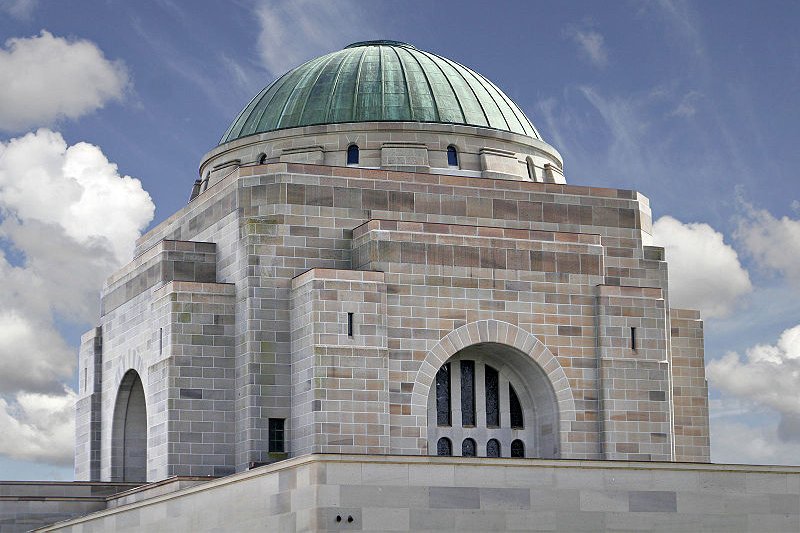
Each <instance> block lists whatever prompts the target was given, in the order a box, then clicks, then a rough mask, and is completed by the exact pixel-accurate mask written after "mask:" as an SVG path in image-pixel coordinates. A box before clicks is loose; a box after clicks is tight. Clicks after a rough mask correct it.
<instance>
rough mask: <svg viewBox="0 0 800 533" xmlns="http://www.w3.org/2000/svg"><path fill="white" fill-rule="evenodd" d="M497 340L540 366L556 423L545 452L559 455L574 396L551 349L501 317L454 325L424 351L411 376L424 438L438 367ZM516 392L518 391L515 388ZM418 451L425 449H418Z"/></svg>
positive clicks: (573, 411) (414, 404) (572, 416)
mask: <svg viewBox="0 0 800 533" xmlns="http://www.w3.org/2000/svg"><path fill="white" fill-rule="evenodd" d="M482 343H496V344H499V345H504V346H505V347H508V348H511V349H513V350H514V351H515V353H517V355H519V356H521V357H522V358H523V359H526V360H528V361H529V362H530V363H535V365H536V366H537V367H538V368H540V369H541V372H542V375H543V376H544V377H546V379H547V381H548V382H549V386H550V387H551V390H552V393H553V395H554V399H555V403H556V409H557V417H558V420H557V427H554V428H553V431H554V437H555V439H556V440H555V443H554V444H555V445H556V449H555V450H554V453H553V454H549V453H548V454H546V455H548V456H551V455H552V456H555V457H560V456H561V453H562V450H563V449H565V448H567V449H568V448H569V444H568V443H569V441H568V435H569V431H570V429H571V422H573V421H575V419H576V408H575V399H574V397H573V394H572V389H571V387H570V384H569V379H568V378H567V375H566V373H565V372H564V369H563V368H562V367H561V364H560V363H559V362H558V359H556V357H555V356H554V355H553V353H552V352H551V351H550V350H549V349H548V348H547V347H546V346H545V345H544V344H543V343H542V341H540V340H539V339H538V338H537V337H536V336H535V335H533V334H532V333H530V332H528V331H525V330H523V329H521V328H520V327H518V326H516V325H514V324H511V323H508V322H503V321H500V320H478V321H475V322H471V323H469V324H465V325H463V326H461V327H460V328H457V329H455V330H453V331H451V332H450V333H448V334H447V335H445V336H444V337H443V338H442V339H440V340H439V342H437V343H436V344H435V345H434V346H433V347H432V348H431V349H430V350H429V351H428V352H427V354H426V356H425V359H424V360H423V361H422V364H421V365H420V368H419V370H417V373H416V378H415V380H414V387H413V390H412V398H411V414H412V415H413V416H416V417H417V418H416V419H417V420H419V421H420V426H421V428H422V431H423V434H422V435H421V437H422V439H421V440H423V441H425V442H427V439H428V435H427V424H426V423H422V421H425V420H427V418H428V408H429V395H430V393H431V390H432V387H431V385H432V384H433V383H434V380H435V377H436V373H437V371H438V369H439V368H440V367H441V366H442V365H443V364H444V363H445V362H447V361H448V360H449V359H450V358H451V357H453V356H454V355H455V354H457V353H458V352H460V351H461V350H463V349H464V348H467V347H468V346H472V345H477V344H482ZM517 392H519V391H517ZM421 453H426V452H425V451H424V449H423V450H421Z"/></svg>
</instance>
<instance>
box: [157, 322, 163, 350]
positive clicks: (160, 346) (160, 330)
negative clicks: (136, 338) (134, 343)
mask: <svg viewBox="0 0 800 533" xmlns="http://www.w3.org/2000/svg"><path fill="white" fill-rule="evenodd" d="M162 353H164V328H158V355H161V354H162Z"/></svg>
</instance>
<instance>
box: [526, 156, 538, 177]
mask: <svg viewBox="0 0 800 533" xmlns="http://www.w3.org/2000/svg"><path fill="white" fill-rule="evenodd" d="M527 164H528V179H529V180H531V181H537V180H536V167H535V166H533V159H532V158H530V157H529V158H528V160H527Z"/></svg>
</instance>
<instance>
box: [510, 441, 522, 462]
mask: <svg viewBox="0 0 800 533" xmlns="http://www.w3.org/2000/svg"><path fill="white" fill-rule="evenodd" d="M511 457H518V458H522V457H525V443H524V442H522V441H521V440H519V439H517V440H515V441H514V442H512V443H511Z"/></svg>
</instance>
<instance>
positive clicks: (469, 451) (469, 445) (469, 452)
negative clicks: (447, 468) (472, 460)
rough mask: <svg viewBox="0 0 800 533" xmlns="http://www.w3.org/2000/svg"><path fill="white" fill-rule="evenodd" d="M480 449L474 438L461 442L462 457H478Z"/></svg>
mask: <svg viewBox="0 0 800 533" xmlns="http://www.w3.org/2000/svg"><path fill="white" fill-rule="evenodd" d="M477 455H478V450H477V446H476V445H475V441H474V440H473V439H464V442H462V443H461V456H462V457H477Z"/></svg>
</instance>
